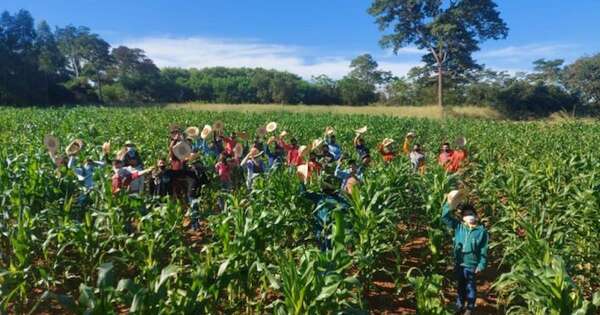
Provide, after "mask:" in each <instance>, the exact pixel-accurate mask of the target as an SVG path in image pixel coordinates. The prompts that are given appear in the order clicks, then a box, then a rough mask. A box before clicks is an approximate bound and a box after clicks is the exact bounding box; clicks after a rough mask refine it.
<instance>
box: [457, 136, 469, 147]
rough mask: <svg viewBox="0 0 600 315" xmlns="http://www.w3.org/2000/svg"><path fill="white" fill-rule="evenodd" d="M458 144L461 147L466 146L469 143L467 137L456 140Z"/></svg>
mask: <svg viewBox="0 0 600 315" xmlns="http://www.w3.org/2000/svg"><path fill="white" fill-rule="evenodd" d="M455 143H456V145H457V146H459V147H464V146H465V145H467V139H466V138H465V137H458V138H456V141H455Z"/></svg>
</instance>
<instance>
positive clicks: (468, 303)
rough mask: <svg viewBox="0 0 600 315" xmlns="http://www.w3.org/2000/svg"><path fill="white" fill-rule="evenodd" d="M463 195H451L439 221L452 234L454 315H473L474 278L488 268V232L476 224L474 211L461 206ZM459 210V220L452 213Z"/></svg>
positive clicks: (466, 203)
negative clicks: (455, 287) (455, 293)
mask: <svg viewBox="0 0 600 315" xmlns="http://www.w3.org/2000/svg"><path fill="white" fill-rule="evenodd" d="M463 199H464V195H463V192H461V191H459V190H453V191H451V192H450V193H449V194H448V196H447V199H446V202H445V203H444V206H443V208H442V216H441V217H442V221H443V222H444V224H446V226H448V228H449V229H450V230H452V232H453V236H454V241H453V248H454V249H453V256H454V271H455V276H456V280H457V292H458V294H457V298H456V311H457V314H458V313H461V312H463V311H464V314H472V312H473V311H474V310H475V301H476V299H477V284H476V282H477V279H476V278H477V275H479V274H480V273H481V272H482V271H483V270H485V268H486V267H487V256H488V238H489V236H488V232H487V231H486V229H485V227H484V226H482V225H480V224H478V219H477V214H476V212H475V209H474V207H473V206H472V205H471V204H470V203H468V202H463ZM457 208H458V209H459V210H460V215H461V218H462V220H459V219H457V218H456V217H455V216H454V215H453V214H452V211H453V210H455V209H457Z"/></svg>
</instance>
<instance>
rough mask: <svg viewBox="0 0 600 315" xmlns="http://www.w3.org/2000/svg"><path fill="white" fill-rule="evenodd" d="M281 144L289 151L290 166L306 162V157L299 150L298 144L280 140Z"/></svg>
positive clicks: (288, 162)
mask: <svg viewBox="0 0 600 315" xmlns="http://www.w3.org/2000/svg"><path fill="white" fill-rule="evenodd" d="M279 145H280V146H281V147H282V148H283V149H284V150H285V151H286V152H287V164H288V165H290V166H298V165H301V164H304V159H303V158H302V157H301V156H300V154H299V152H298V146H296V145H293V144H287V143H285V141H283V140H280V141H279Z"/></svg>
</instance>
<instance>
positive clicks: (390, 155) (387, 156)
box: [379, 145, 396, 162]
mask: <svg viewBox="0 0 600 315" xmlns="http://www.w3.org/2000/svg"><path fill="white" fill-rule="evenodd" d="M379 153H380V154H381V155H382V156H383V160H384V161H385V162H390V161H391V160H393V159H394V156H395V155H396V153H394V151H392V150H386V149H385V148H384V147H383V146H381V145H380V146H379Z"/></svg>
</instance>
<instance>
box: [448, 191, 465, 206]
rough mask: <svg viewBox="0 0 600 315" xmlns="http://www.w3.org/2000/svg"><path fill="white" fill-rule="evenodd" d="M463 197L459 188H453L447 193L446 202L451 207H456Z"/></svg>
mask: <svg viewBox="0 0 600 315" xmlns="http://www.w3.org/2000/svg"><path fill="white" fill-rule="evenodd" d="M463 198H464V193H463V192H462V191H461V190H453V191H451V192H449V193H448V203H449V204H450V206H451V207H452V208H456V206H457V205H458V204H459V203H460V202H461V201H462V199H463Z"/></svg>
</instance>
